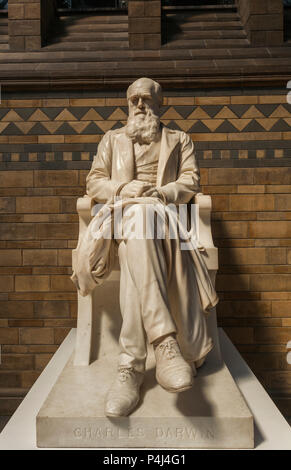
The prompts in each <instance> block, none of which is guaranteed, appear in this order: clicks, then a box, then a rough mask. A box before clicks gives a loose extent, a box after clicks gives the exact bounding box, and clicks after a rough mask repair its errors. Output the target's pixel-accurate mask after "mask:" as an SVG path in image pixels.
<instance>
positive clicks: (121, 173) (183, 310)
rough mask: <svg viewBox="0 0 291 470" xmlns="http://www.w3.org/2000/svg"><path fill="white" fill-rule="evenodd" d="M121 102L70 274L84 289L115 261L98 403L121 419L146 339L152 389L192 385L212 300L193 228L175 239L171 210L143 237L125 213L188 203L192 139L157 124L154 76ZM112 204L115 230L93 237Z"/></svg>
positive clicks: (134, 391)
mask: <svg viewBox="0 0 291 470" xmlns="http://www.w3.org/2000/svg"><path fill="white" fill-rule="evenodd" d="M127 99H128V106H129V117H128V121H127V124H126V126H124V127H122V128H120V129H116V130H112V131H108V132H107V133H106V134H105V135H104V137H103V138H102V140H101V142H100V144H99V146H98V152H97V155H96V156H95V158H94V161H93V164H92V168H91V171H90V173H89V175H88V177H87V194H88V196H89V197H90V198H92V199H94V200H95V201H96V203H97V204H103V206H102V207H101V206H100V207H101V208H100V207H99V210H98V211H97V212H96V213H95V216H94V217H93V218H92V221H91V222H90V224H89V226H88V228H87V230H86V236H84V238H83V240H82V242H81V243H80V245H79V246H78V249H77V253H76V257H75V261H74V265H73V276H72V280H73V282H74V283H75V284H76V286H77V288H78V289H79V292H80V293H81V295H84V296H85V295H87V294H88V293H89V292H90V291H91V290H92V289H94V287H95V286H96V285H97V284H99V283H100V282H103V280H106V277H107V276H108V275H109V273H110V272H111V270H112V267H113V263H114V257H115V256H116V255H117V256H118V258H119V264H120V310H121V314H122V327H121V331H120V338H119V344H120V355H119V359H118V367H117V373H116V378H115V381H114V382H113V384H112V386H111V388H110V389H109V391H108V394H107V396H106V402H105V414H106V416H113V417H115V416H128V415H129V414H130V413H131V412H132V411H133V410H134V409H135V407H136V406H137V405H138V403H139V400H140V388H141V386H142V383H143V380H144V372H145V361H146V357H147V348H148V343H149V344H150V345H152V347H153V348H154V354H155V359H156V379H157V382H158V383H159V384H160V386H161V387H163V388H164V389H166V390H167V391H168V392H172V393H179V392H183V391H185V390H188V389H189V388H191V387H192V385H193V377H194V376H195V374H196V368H197V367H200V366H201V365H202V364H203V362H204V360H205V357H206V356H207V354H208V353H209V352H210V350H211V349H212V348H213V341H212V338H211V337H210V336H209V333H208V330H207V323H206V313H207V312H208V311H209V309H211V308H212V307H214V306H215V305H216V303H217V302H218V298H217V295H216V292H215V290H214V288H213V285H212V283H211V280H210V278H209V275H208V271H207V268H206V266H205V263H204V261H203V257H202V256H201V251H202V250H203V247H202V246H201V245H200V244H199V240H197V239H195V234H193V232H192V234H191V231H190V232H189V233H190V235H189V240H188V242H189V241H190V245H189V244H188V248H187V249H182V240H181V237H180V236H177V237H170V236H169V224H170V223H172V221H173V215H172V212H171V211H169V212H168V213H167V217H166V219H165V218H164V219H163V221H164V222H165V220H166V230H165V234H164V235H165V236H164V237H158V236H152V237H148V236H147V235H148V232H146V230H145V225H146V224H144V226H143V224H142V223H138V228H139V229H140V228H141V226H143V228H142V229H141V231H142V236H139V237H133V236H131V235H132V226H133V225H132V217H137V219H135V220H139V221H144V220H145V218H146V217H148V216H149V215H153V213H154V214H155V217H156V218H154V219H152V220H155V223H156V224H158V223H159V220H160V221H161V219H162V209H163V208H165V207H168V206H172V207H173V206H174V207H180V205H188V206H189V203H191V201H192V200H193V197H194V196H195V194H196V193H198V192H199V169H198V165H197V162H196V159H195V151H194V145H193V143H192V141H191V139H190V137H189V136H187V134H185V133H184V132H182V131H177V130H172V129H169V128H167V127H165V126H163V125H162V124H161V122H160V107H161V105H162V90H161V86H160V85H159V84H158V83H157V82H155V81H153V80H151V79H148V78H140V79H139V80H137V81H135V82H134V83H133V84H131V85H130V87H129V88H128V90H127ZM117 207H118V208H119V209H121V211H122V212H121V214H122V216H121V218H120V219H119V222H118V223H119V224H121V229H120V226H119V230H118V231H117V236H115V234H114V236H111V235H110V236H107V237H105V236H100V233H103V235H104V233H105V232H104V231H103V232H102V230H101V229H104V227H105V226H107V228H108V227H112V224H113V219H114V217H115V212H114V210H115V209H116V208H117ZM96 223H97V227H98V229H99V232H98V230H97V231H96ZM178 223H179V221H178ZM94 224H95V225H94ZM94 227H95V229H94ZM100 231H101V232H100ZM97 232H98V233H99V236H96V233H97ZM139 232H140V230H139ZM179 234H180V232H179ZM184 241H185V240H184ZM189 246H190V248H189ZM105 282H106V281H105Z"/></svg>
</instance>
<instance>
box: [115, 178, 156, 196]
mask: <svg viewBox="0 0 291 470" xmlns="http://www.w3.org/2000/svg"><path fill="white" fill-rule="evenodd" d="M150 188H152V185H151V184H150V183H145V182H144V181H138V180H132V181H131V182H130V183H127V184H126V185H125V186H123V188H122V190H121V191H120V196H122V197H140V196H144V193H145V191H147V190H149V189H150Z"/></svg>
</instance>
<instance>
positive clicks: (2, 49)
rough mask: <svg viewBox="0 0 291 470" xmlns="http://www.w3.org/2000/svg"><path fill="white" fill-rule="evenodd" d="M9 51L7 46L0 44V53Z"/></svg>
mask: <svg viewBox="0 0 291 470" xmlns="http://www.w3.org/2000/svg"><path fill="white" fill-rule="evenodd" d="M8 50H9V44H1V43H0V52H1V51H8Z"/></svg>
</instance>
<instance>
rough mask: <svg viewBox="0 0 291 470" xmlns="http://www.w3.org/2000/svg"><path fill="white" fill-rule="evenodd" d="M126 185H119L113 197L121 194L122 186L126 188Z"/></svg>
mask: <svg viewBox="0 0 291 470" xmlns="http://www.w3.org/2000/svg"><path fill="white" fill-rule="evenodd" d="M126 185H127V183H121V184H120V185H119V186H118V187H117V188H116V190H115V193H114V196H115V197H118V196H120V193H121V191H122V189H123V188H124V186H126Z"/></svg>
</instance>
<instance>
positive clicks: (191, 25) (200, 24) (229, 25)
mask: <svg viewBox="0 0 291 470" xmlns="http://www.w3.org/2000/svg"><path fill="white" fill-rule="evenodd" d="M165 26H166V28H167V30H171V29H174V30H175V29H177V27H178V28H179V29H180V30H182V31H188V30H191V31H192V30H202V31H207V30H213V29H214V30H221V29H223V30H225V29H231V30H232V29H234V30H237V29H243V25H242V23H241V22H240V21H221V22H219V24H217V22H215V21H197V22H195V21H192V22H191V21H189V22H186V23H183V22H182V21H181V22H176V21H173V22H170V21H168V22H165Z"/></svg>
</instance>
